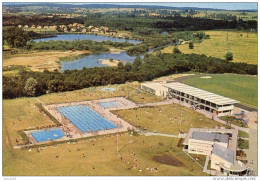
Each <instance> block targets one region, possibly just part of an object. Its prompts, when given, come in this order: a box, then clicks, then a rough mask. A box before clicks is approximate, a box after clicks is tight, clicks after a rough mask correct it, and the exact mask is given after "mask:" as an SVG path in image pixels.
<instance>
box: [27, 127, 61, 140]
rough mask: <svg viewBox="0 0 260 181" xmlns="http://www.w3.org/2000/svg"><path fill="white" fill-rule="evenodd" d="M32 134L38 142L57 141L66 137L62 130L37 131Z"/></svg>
mask: <svg viewBox="0 0 260 181" xmlns="http://www.w3.org/2000/svg"><path fill="white" fill-rule="evenodd" d="M31 134H32V136H33V137H34V139H35V140H36V141H37V142H42V141H50V140H56V139H59V138H61V137H63V136H65V133H64V132H63V131H62V130H61V129H60V128H58V129H49V130H44V131H35V132H31Z"/></svg>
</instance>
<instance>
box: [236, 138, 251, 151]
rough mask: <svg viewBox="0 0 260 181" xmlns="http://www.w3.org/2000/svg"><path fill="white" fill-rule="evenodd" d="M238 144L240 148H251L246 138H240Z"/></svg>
mask: <svg viewBox="0 0 260 181" xmlns="http://www.w3.org/2000/svg"><path fill="white" fill-rule="evenodd" d="M237 144H238V145H237V146H238V148H241V149H249V141H248V140H244V139H241V138H238V142H237Z"/></svg>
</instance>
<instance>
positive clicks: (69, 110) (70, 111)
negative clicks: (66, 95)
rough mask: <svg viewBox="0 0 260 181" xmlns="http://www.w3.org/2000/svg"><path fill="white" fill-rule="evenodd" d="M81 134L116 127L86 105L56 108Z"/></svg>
mask: <svg viewBox="0 0 260 181" xmlns="http://www.w3.org/2000/svg"><path fill="white" fill-rule="evenodd" d="M56 109H57V110H58V111H59V112H60V113H61V114H62V115H63V116H65V117H66V118H67V119H69V120H70V121H71V122H72V123H73V124H74V125H75V126H76V127H77V128H78V129H79V130H81V131H82V132H84V133H85V132H88V130H89V131H95V130H96V131H99V130H105V129H113V128H117V126H116V125H115V124H114V123H112V122H110V121H109V120H107V119H106V118H104V117H102V116H101V115H99V114H98V113H97V112H96V111H94V110H92V109H91V108H89V107H88V106H86V105H75V106H66V107H57V108H56Z"/></svg>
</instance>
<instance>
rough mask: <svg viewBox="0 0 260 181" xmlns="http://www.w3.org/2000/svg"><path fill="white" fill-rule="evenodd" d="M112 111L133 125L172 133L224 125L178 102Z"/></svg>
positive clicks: (153, 130)
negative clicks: (193, 128) (192, 128)
mask: <svg viewBox="0 0 260 181" xmlns="http://www.w3.org/2000/svg"><path fill="white" fill-rule="evenodd" d="M113 113H115V114H117V115H118V116H120V117H121V118H122V119H124V120H125V121H127V122H129V123H130V124H132V125H133V126H135V127H140V128H142V129H144V130H148V131H152V132H155V131H156V132H158V133H167V134H174V135H177V134H178V133H179V132H180V131H184V132H188V131H189V128H191V127H195V128H204V127H208V128H214V127H215V126H224V125H222V124H220V123H218V122H215V121H213V120H211V119H208V118H207V117H205V116H204V115H202V114H200V113H196V112H194V111H193V110H191V109H188V108H186V107H183V106H180V105H178V104H169V105H162V106H155V107H143V108H138V109H127V110H117V111H113Z"/></svg>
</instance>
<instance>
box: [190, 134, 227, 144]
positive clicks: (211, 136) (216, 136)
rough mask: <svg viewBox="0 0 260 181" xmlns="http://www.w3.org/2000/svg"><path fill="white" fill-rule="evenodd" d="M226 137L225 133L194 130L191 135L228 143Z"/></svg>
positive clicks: (192, 137) (200, 138)
mask: <svg viewBox="0 0 260 181" xmlns="http://www.w3.org/2000/svg"><path fill="white" fill-rule="evenodd" d="M228 138H229V136H228V135H227V134H219V133H209V132H200V131H194V132H193V133H192V135H191V139H196V140H205V141H213V142H221V143H228Z"/></svg>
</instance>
